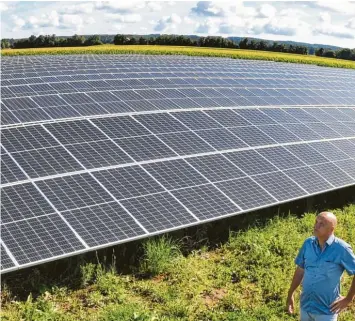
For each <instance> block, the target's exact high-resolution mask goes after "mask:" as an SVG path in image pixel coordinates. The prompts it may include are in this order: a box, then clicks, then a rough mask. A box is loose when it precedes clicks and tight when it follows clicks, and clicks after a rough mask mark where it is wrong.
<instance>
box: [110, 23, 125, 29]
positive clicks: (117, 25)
mask: <svg viewBox="0 0 355 321" xmlns="http://www.w3.org/2000/svg"><path fill="white" fill-rule="evenodd" d="M123 28H124V25H123V24H120V23H115V24H114V25H113V29H114V30H115V31H120V30H122V29H123Z"/></svg>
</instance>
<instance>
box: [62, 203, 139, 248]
mask: <svg viewBox="0 0 355 321" xmlns="http://www.w3.org/2000/svg"><path fill="white" fill-rule="evenodd" d="M63 216H64V217H65V218H66V220H67V221H68V222H69V224H70V225H71V226H72V227H73V228H74V229H75V230H76V231H77V232H78V234H79V235H80V236H81V237H82V238H83V240H84V241H85V243H86V244H88V245H89V246H99V245H101V244H108V243H112V242H117V241H122V240H127V239H130V238H133V237H136V236H140V235H144V234H145V232H144V230H143V229H142V228H141V227H140V226H139V225H138V224H137V223H136V222H135V221H134V220H133V218H132V217H130V216H129V215H128V213H127V212H126V211H125V210H124V209H123V208H122V207H121V206H120V205H119V204H118V203H117V202H111V203H105V204H100V205H94V206H91V207H86V208H79V209H74V210H70V211H66V212H64V213H63Z"/></svg>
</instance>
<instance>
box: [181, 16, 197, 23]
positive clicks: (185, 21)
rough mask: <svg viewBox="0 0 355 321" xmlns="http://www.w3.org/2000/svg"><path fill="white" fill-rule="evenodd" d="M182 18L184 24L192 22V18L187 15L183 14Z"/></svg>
mask: <svg viewBox="0 0 355 321" xmlns="http://www.w3.org/2000/svg"><path fill="white" fill-rule="evenodd" d="M182 20H183V22H184V23H186V24H188V25H192V24H194V20H193V19H191V18H190V17H188V16H185V17H184V18H183V19H182Z"/></svg>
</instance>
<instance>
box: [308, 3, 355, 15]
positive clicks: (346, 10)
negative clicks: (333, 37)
mask: <svg viewBox="0 0 355 321" xmlns="http://www.w3.org/2000/svg"><path fill="white" fill-rule="evenodd" d="M307 4H308V5H309V6H311V7H314V8H323V9H324V8H325V9H328V10H331V11H333V12H339V13H342V14H346V15H352V14H355V2H354V1H341V2H335V1H333V2H329V1H316V2H312V1H310V2H307Z"/></svg>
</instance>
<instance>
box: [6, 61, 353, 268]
mask: <svg viewBox="0 0 355 321" xmlns="http://www.w3.org/2000/svg"><path fill="white" fill-rule="evenodd" d="M1 76H2V80H3V82H2V88H1V92H2V97H1V98H2V102H1V110H2V113H1V124H2V131H1V166H2V167H1V197H2V200H1V214H2V215H1V258H2V260H1V271H2V272H8V271H12V270H15V269H18V268H23V267H27V266H30V265H34V264H39V263H41V262H46V261H49V260H54V259H59V258H61V257H66V256H70V255H74V254H76V253H82V252H85V251H90V250H94V249H98V248H101V247H105V246H109V245H113V244H118V243H122V242H127V241H130V240H134V239H137V238H141V237H144V236H150V235H154V234H158V233H163V232H166V231H171V230H174V229H178V228H183V227H187V226H191V225H194V224H200V223H203V222H206V221H211V220H215V219H218V218H221V217H227V216H230V215H235V214H239V213H244V212H248V211H251V210H253V209H258V208H263V207H267V206H271V205H275V204H280V203H282V202H286V201H290V200H294V199H298V198H302V197H307V196H310V195H314V194H318V193H322V192H326V191H330V190H333V189H337V188H341V187H345V186H350V185H354V184H355V90H354V88H355V73H354V71H353V70H345V69H334V68H322V67H316V66H304V65H296V64H283V63H273V62H266V61H247V60H246V61H243V60H233V59H219V58H207V57H183V56H161V57H154V56H139V55H136V56H128V55H120V56H115V55H99V56H90V55H75V56H65V57H63V56H37V57H36V56H28V57H25V56H19V57H16V58H12V57H3V58H2V61H1Z"/></svg>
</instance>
